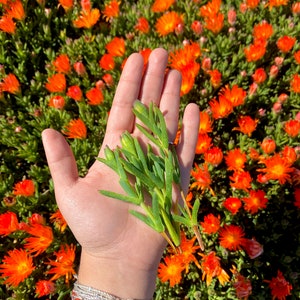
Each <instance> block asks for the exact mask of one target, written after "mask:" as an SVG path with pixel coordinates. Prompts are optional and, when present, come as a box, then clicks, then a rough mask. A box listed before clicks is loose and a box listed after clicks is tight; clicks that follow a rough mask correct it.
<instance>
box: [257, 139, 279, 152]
mask: <svg viewBox="0 0 300 300" xmlns="http://www.w3.org/2000/svg"><path fill="white" fill-rule="evenodd" d="M260 147H261V149H262V151H263V152H264V153H266V154H271V153H273V152H274V151H275V149H276V142H275V141H274V140H273V139H271V138H265V139H264V140H263V141H262V143H261V144H260Z"/></svg>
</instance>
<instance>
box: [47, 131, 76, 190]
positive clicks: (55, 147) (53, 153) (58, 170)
mask: <svg viewBox="0 0 300 300" xmlns="http://www.w3.org/2000/svg"><path fill="white" fill-rule="evenodd" d="M42 141H43V145H44V150H45V153H46V158H47V162H48V166H49V168H50V173H51V176H52V178H53V182H54V186H55V191H56V193H60V192H63V190H64V189H65V188H66V187H68V186H71V185H72V184H73V183H74V182H75V181H76V180H77V179H78V171H77V165H76V161H75V158H74V155H73V153H72V150H71V148H70V146H69V145H68V143H67V142H66V140H65V138H64V137H63V136H62V135H61V134H60V133H59V132H57V131H56V130H54V129H46V130H44V131H43V132H42Z"/></svg>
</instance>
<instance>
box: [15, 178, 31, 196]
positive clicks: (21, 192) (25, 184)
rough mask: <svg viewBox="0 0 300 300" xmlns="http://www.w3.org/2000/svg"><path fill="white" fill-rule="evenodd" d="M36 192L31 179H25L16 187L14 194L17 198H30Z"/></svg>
mask: <svg viewBox="0 0 300 300" xmlns="http://www.w3.org/2000/svg"><path fill="white" fill-rule="evenodd" d="M34 192H35V187H34V182H33V181H32V180H31V179H24V180H22V181H20V182H17V183H16V184H15V185H14V191H13V194H14V195H16V196H24V197H30V196H33V195H34Z"/></svg>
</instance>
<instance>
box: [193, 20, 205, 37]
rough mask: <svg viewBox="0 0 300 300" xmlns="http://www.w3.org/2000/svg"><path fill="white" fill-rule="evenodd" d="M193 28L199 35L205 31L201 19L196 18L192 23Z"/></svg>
mask: <svg viewBox="0 0 300 300" xmlns="http://www.w3.org/2000/svg"><path fill="white" fill-rule="evenodd" d="M191 29H192V30H193V32H194V33H195V34H197V35H200V34H202V32H203V27H202V24H201V22H200V21H198V20H195V21H194V22H193V23H192V25H191Z"/></svg>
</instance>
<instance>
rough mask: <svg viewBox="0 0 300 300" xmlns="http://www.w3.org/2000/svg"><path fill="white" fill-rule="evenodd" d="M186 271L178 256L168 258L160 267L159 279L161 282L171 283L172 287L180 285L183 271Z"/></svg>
mask: <svg viewBox="0 0 300 300" xmlns="http://www.w3.org/2000/svg"><path fill="white" fill-rule="evenodd" d="M184 269H185V266H184V264H183V263H182V261H181V259H180V257H178V256H177V255H172V256H166V257H165V258H164V262H161V263H160V264H159V266H158V278H159V279H160V280H161V282H167V281H169V282H170V287H173V286H175V285H176V284H179V283H180V281H181V279H182V271H183V270H184Z"/></svg>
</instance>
